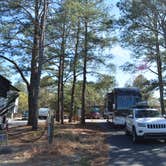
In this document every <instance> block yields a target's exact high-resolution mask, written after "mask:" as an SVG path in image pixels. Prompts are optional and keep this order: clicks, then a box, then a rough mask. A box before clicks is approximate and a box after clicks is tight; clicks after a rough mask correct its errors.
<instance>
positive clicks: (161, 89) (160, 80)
mask: <svg viewBox="0 0 166 166" xmlns="http://www.w3.org/2000/svg"><path fill="white" fill-rule="evenodd" d="M157 22H158V16H157V13H155V14H154V27H155V29H156V31H155V40H156V62H157V72H158V81H159V91H160V106H161V113H162V114H164V113H165V106H164V94H163V92H164V87H163V77H162V62H161V55H160V44H159V34H158V31H157V29H158V24H157Z"/></svg>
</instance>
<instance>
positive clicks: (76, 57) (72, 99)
mask: <svg viewBox="0 0 166 166" xmlns="http://www.w3.org/2000/svg"><path fill="white" fill-rule="evenodd" d="M79 35H80V22H79V21H78V28H77V35H76V44H75V54H74V64H73V83H72V89H71V102H70V114H69V122H72V117H73V112H74V102H75V85H76V79H77V77H76V69H77V62H78V45H79V37H80V36H79Z"/></svg>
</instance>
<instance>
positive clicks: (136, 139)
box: [132, 128, 139, 143]
mask: <svg viewBox="0 0 166 166" xmlns="http://www.w3.org/2000/svg"><path fill="white" fill-rule="evenodd" d="M138 140H139V139H138V136H137V133H136V131H135V128H133V131H132V141H133V143H137V142H138Z"/></svg>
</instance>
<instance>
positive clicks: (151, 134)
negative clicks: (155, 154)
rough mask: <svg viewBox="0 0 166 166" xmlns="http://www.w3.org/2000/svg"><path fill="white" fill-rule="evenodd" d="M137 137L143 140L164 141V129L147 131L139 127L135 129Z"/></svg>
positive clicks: (165, 137)
mask: <svg viewBox="0 0 166 166" xmlns="http://www.w3.org/2000/svg"><path fill="white" fill-rule="evenodd" d="M136 133H137V136H141V137H143V138H144V139H166V128H165V129H164V128H163V129H148V128H143V127H139V128H137V129H136Z"/></svg>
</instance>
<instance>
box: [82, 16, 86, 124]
mask: <svg viewBox="0 0 166 166" xmlns="http://www.w3.org/2000/svg"><path fill="white" fill-rule="evenodd" d="M84 25H85V33H84V37H85V39H84V40H85V41H84V57H83V60H84V64H83V65H84V66H83V85H82V109H81V124H83V125H84V124H85V112H86V109H85V101H86V80H87V78H86V74H87V54H88V23H87V18H85V24H84Z"/></svg>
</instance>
